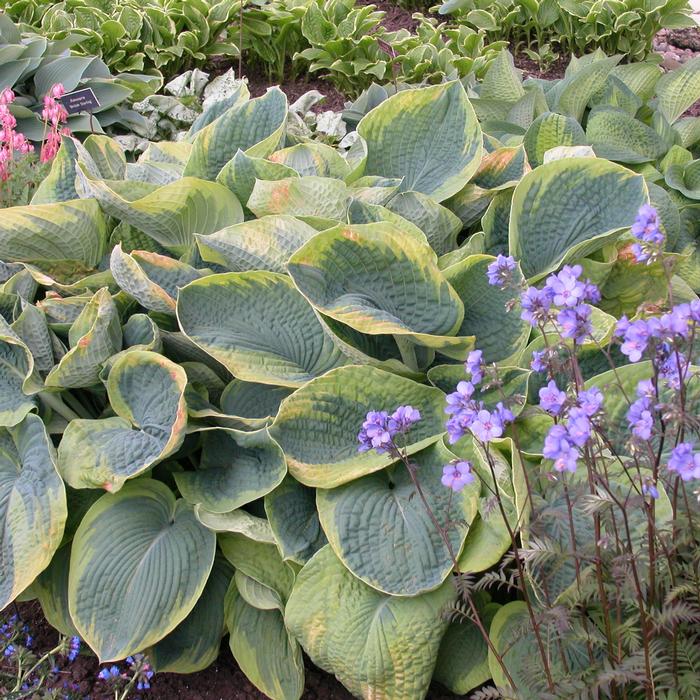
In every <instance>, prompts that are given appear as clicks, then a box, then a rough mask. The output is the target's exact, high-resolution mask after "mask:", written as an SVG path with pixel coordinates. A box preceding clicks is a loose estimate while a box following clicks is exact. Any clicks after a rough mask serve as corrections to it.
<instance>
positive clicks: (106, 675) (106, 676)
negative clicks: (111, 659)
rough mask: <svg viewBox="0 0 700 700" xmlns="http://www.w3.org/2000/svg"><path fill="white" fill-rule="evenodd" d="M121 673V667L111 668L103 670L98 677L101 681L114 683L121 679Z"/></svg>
mask: <svg viewBox="0 0 700 700" xmlns="http://www.w3.org/2000/svg"><path fill="white" fill-rule="evenodd" d="M121 675H122V674H121V671H120V670H119V666H110V667H109V668H103V669H102V670H101V671H100V672H99V673H98V674H97V677H98V678H99V679H100V680H101V681H107V682H109V681H112V680H114V679H116V678H120V677H121Z"/></svg>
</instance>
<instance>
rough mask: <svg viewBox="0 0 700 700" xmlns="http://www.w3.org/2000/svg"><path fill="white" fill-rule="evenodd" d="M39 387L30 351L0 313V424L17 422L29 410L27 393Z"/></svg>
mask: <svg viewBox="0 0 700 700" xmlns="http://www.w3.org/2000/svg"><path fill="white" fill-rule="evenodd" d="M40 388H41V379H40V378H39V376H38V374H37V373H36V372H35V369H34V357H33V356H32V353H31V351H30V350H29V348H28V347H27V345H26V344H25V343H24V341H23V340H22V339H21V338H20V337H19V336H18V335H17V333H15V331H14V330H13V329H12V327H11V326H10V325H9V324H8V323H7V321H5V319H4V318H3V317H2V316H0V426H12V425H17V423H19V422H20V421H21V420H22V419H23V418H24V417H25V416H26V415H27V414H28V413H29V412H30V411H33V410H34V409H35V408H36V402H35V401H34V399H32V398H31V394H34V393H36V392H37V391H39V389H40Z"/></svg>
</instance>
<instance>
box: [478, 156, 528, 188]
mask: <svg viewBox="0 0 700 700" xmlns="http://www.w3.org/2000/svg"><path fill="white" fill-rule="evenodd" d="M529 170H530V167H529V165H528V162H527V156H526V155H525V148H524V147H523V146H522V145H520V146H517V147H513V148H498V149H496V150H495V151H493V152H492V153H488V154H486V155H485V156H484V158H483V160H482V161H481V164H480V165H479V169H478V170H477V171H476V174H475V175H474V177H473V179H472V182H473V183H474V184H475V185H476V186H477V187H480V188H482V189H485V190H501V189H504V188H507V187H514V186H515V185H517V184H518V182H519V181H520V180H521V179H522V177H523V175H525V174H526V173H528V172H529Z"/></svg>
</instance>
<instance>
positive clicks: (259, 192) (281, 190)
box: [246, 175, 351, 221]
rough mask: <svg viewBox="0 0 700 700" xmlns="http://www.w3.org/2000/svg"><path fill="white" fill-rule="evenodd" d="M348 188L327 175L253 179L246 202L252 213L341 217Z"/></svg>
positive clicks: (345, 211)
mask: <svg viewBox="0 0 700 700" xmlns="http://www.w3.org/2000/svg"><path fill="white" fill-rule="evenodd" d="M350 195H351V192H350V189H349V188H348V186H347V185H346V184H345V183H344V182H343V181H342V180H336V179H335V178H331V177H316V176H315V175H309V176H307V177H287V178H284V179H279V180H256V181H255V186H254V187H253V191H252V192H251V194H250V198H249V199H248V202H247V204H246V206H247V207H248V209H250V211H252V212H253V213H254V214H255V216H257V217H258V218H262V217H263V216H267V215H269V214H288V215H290V216H315V217H321V218H325V219H333V220H335V221H341V220H343V219H345V216H346V213H347V209H348V205H349V203H350Z"/></svg>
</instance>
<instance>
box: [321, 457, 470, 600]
mask: <svg viewBox="0 0 700 700" xmlns="http://www.w3.org/2000/svg"><path fill="white" fill-rule="evenodd" d="M451 459H455V456H454V455H453V454H452V453H451V452H450V451H449V450H448V449H447V448H446V447H444V446H443V445H442V444H441V443H436V444H434V445H431V446H430V447H428V448H426V449H425V450H422V451H421V452H419V453H418V454H416V455H415V456H414V457H413V458H412V462H413V463H414V465H415V468H416V470H417V473H418V474H419V475H420V476H419V478H420V486H421V489H422V491H423V495H424V497H425V498H426V500H427V501H428V504H429V506H430V509H431V510H432V512H433V514H434V516H435V518H436V519H437V521H438V522H439V523H446V522H447V521H448V520H449V519H452V521H453V522H454V523H457V524H455V525H453V526H451V527H450V528H449V529H448V538H449V540H450V546H451V548H452V553H450V550H449V549H448V547H447V545H446V544H445V542H444V541H443V539H442V537H441V535H440V533H439V532H438V531H437V529H436V527H435V524H434V522H433V520H432V518H431V517H430V515H429V514H428V511H427V509H426V507H425V505H424V504H423V502H422V499H421V497H420V495H419V493H418V491H417V490H416V487H415V484H414V483H413V481H412V479H411V476H410V474H409V473H408V470H407V469H406V467H405V466H404V465H403V464H401V463H398V464H396V465H394V466H391V467H388V468H387V469H384V470H382V471H379V472H375V473H373V474H368V475H367V476H363V477H361V478H359V479H356V480H355V481H352V482H350V483H349V484H345V485H344V486H339V487H337V488H334V489H321V490H319V491H318V496H317V503H318V512H319V517H320V519H321V525H322V526H323V529H324V531H325V533H326V535H327V537H328V541H329V542H330V544H331V547H332V548H333V551H334V552H335V553H336V555H337V556H338V557H339V558H340V560H341V561H342V562H343V564H345V566H347V568H348V569H349V570H350V571H351V572H352V573H353V574H355V576H357V577H358V578H359V579H361V580H362V581H364V582H365V583H366V584H368V585H369V586H371V587H372V588H376V589H377V590H379V591H383V592H384V593H389V594H391V595H407V596H413V595H417V594H419V593H425V592H426V591H430V590H433V589H435V588H437V587H438V586H439V585H440V584H441V583H442V582H443V581H444V580H445V579H446V578H447V576H448V575H449V573H450V571H452V568H453V566H454V562H453V559H452V556H454V557H457V556H458V554H459V551H460V550H461V548H462V545H463V544H464V540H465V538H466V536H467V531H468V524H469V523H470V522H471V521H472V520H473V518H474V516H475V514H476V502H477V498H478V494H479V483H478V482H475V483H474V484H473V485H470V486H469V487H468V488H465V489H463V490H462V491H461V492H460V493H459V495H457V496H455V495H454V494H450V491H449V489H446V488H445V487H444V486H443V484H442V483H441V481H440V479H441V477H442V467H443V466H444V465H445V464H447V463H448V462H449V461H450V460H451ZM448 511H449V513H448ZM358 522H362V523H363V525H362V527H358V526H357V523H358Z"/></svg>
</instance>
